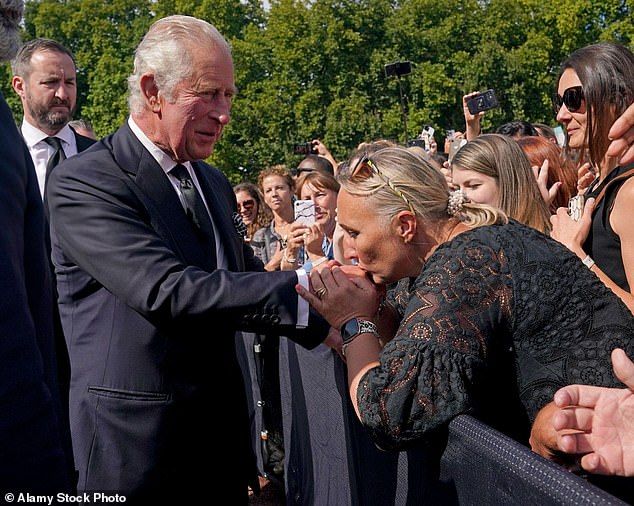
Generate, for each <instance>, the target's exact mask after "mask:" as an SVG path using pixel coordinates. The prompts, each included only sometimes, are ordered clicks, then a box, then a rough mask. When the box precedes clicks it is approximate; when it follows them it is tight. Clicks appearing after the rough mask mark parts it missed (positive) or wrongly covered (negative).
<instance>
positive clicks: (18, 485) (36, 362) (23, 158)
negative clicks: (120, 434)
mask: <svg viewBox="0 0 634 506" xmlns="http://www.w3.org/2000/svg"><path fill="white" fill-rule="evenodd" d="M23 8H24V4H23V2H21V1H16V0H0V61H6V60H8V59H9V58H11V57H12V56H13V55H14V54H15V52H16V51H17V49H18V47H19V44H20V37H19V33H20V32H19V30H20V25H19V23H20V21H21V19H22V10H23ZM0 152H1V153H2V156H1V157H0V178H1V179H2V185H0V286H2V296H0V413H2V416H0V495H1V496H2V497H4V498H5V500H6V501H9V499H7V496H6V495H5V494H8V493H9V492H11V493H19V492H22V493H26V492H38V493H49V494H54V493H59V492H71V491H72V490H73V489H72V486H71V477H70V476H69V475H68V474H67V472H68V461H67V459H66V456H65V453H64V447H63V445H62V437H61V432H60V418H61V406H60V403H59V395H58V392H57V382H56V364H55V348H54V342H53V314H52V304H53V301H52V299H51V292H50V290H47V289H46V286H47V283H50V278H49V276H50V273H49V269H48V261H47V259H46V253H45V246H44V212H43V209H42V200H41V198H40V194H39V191H38V186H37V179H36V177H35V170H34V169H33V162H32V161H31V157H30V156H29V152H28V151H27V148H26V146H25V144H24V141H23V140H22V138H21V136H20V133H19V132H18V130H17V128H16V127H15V121H14V119H13V115H12V114H11V111H10V110H9V107H8V106H7V103H6V101H5V99H4V97H3V96H2V94H0ZM69 457H70V456H69Z"/></svg>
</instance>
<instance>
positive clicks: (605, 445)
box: [553, 349, 634, 476]
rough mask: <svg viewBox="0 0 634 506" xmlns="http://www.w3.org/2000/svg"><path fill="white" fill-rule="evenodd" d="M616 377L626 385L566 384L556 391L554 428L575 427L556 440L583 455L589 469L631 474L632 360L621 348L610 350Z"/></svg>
mask: <svg viewBox="0 0 634 506" xmlns="http://www.w3.org/2000/svg"><path fill="white" fill-rule="evenodd" d="M612 364H613V366H614V372H615V374H616V376H617V377H618V378H619V379H620V380H621V381H622V382H623V383H624V384H625V385H626V386H627V387H628V388H622V389H618V388H605V387H595V386H589V385H568V386H566V387H564V388H561V389H560V390H558V391H557V392H556V393H555V397H554V402H555V405H556V406H557V407H559V408H561V409H559V411H558V412H557V413H555V415H554V416H553V427H554V429H555V430H557V431H562V430H564V431H565V430H574V431H578V432H575V433H568V434H561V435H559V437H558V439H557V444H558V447H559V449H560V450H561V451H564V452H566V453H573V454H584V453H585V454H586V455H584V456H583V457H582V458H581V466H582V467H583V468H584V469H585V470H586V471H589V472H592V473H596V474H606V475H619V476H634V392H633V389H634V363H632V361H631V360H630V359H629V358H628V357H627V355H626V354H625V352H624V351H623V350H621V349H615V350H614V351H613V352H612Z"/></svg>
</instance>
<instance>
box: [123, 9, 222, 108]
mask: <svg viewBox="0 0 634 506" xmlns="http://www.w3.org/2000/svg"><path fill="white" fill-rule="evenodd" d="M196 46H204V47H208V49H209V51H212V50H215V49H219V50H221V51H227V52H228V53H229V54H231V49H230V47H229V44H228V43H227V41H226V40H225V38H224V37H223V36H222V35H221V34H220V32H219V31H218V30H217V29H216V28H214V27H213V26H212V25H210V24H209V23H207V22H206V21H203V20H202V19H198V18H194V17H190V16H181V15H175V16H168V17H165V18H162V19H159V20H158V21H156V22H155V23H154V24H153V25H152V26H151V27H150V29H149V31H148V32H147V34H146V35H145V37H143V40H142V41H141V43H140V44H139V46H138V47H137V48H136V51H135V53H134V71H133V72H132V74H131V75H130V77H128V91H129V92H130V94H129V97H128V105H129V107H130V112H131V113H132V114H133V115H134V114H140V113H142V112H143V111H144V110H145V109H146V103H145V99H144V96H143V92H142V90H141V76H143V75H144V74H152V75H153V76H154V82H155V84H156V86H157V88H158V89H159V90H161V92H162V93H163V94H164V95H165V98H166V99H167V100H168V101H172V100H174V88H175V86H176V85H177V84H178V83H180V82H181V81H183V80H185V79H189V78H190V77H192V74H193V71H194V69H193V65H192V56H191V53H192V49H193V48H194V47H196Z"/></svg>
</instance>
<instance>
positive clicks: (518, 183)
mask: <svg viewBox="0 0 634 506" xmlns="http://www.w3.org/2000/svg"><path fill="white" fill-rule="evenodd" d="M451 166H452V167H459V168H461V169H464V170H472V171H475V172H479V173H481V174H484V175H486V176H490V177H493V178H495V179H496V181H497V184H498V195H499V198H498V207H499V208H500V209H501V210H502V211H504V212H505V213H506V215H507V216H509V217H510V218H513V219H515V220H517V221H519V222H521V223H524V224H525V225H528V226H530V227H533V228H535V229H537V230H539V231H540V232H543V233H545V234H549V233H550V229H551V224H550V211H549V209H548V206H547V205H546V202H545V201H544V198H543V197H542V194H541V193H540V191H539V186H537V181H536V180H535V174H534V173H533V169H532V167H531V163H530V161H529V160H528V156H526V153H524V150H523V149H522V148H521V147H520V145H519V144H518V142H517V141H516V140H515V139H513V138H512V137H509V136H508V135H501V134H484V135H479V136H478V137H476V138H475V139H473V140H472V141H469V142H468V143H467V144H465V145H464V146H462V147H461V148H460V149H459V150H458V152H457V153H456V154H455V155H454V157H453V159H452V161H451Z"/></svg>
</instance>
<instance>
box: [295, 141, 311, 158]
mask: <svg viewBox="0 0 634 506" xmlns="http://www.w3.org/2000/svg"><path fill="white" fill-rule="evenodd" d="M315 153H316V151H315V147H314V146H313V143H312V142H296V143H294V144H293V154H294V155H314V154H315Z"/></svg>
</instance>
